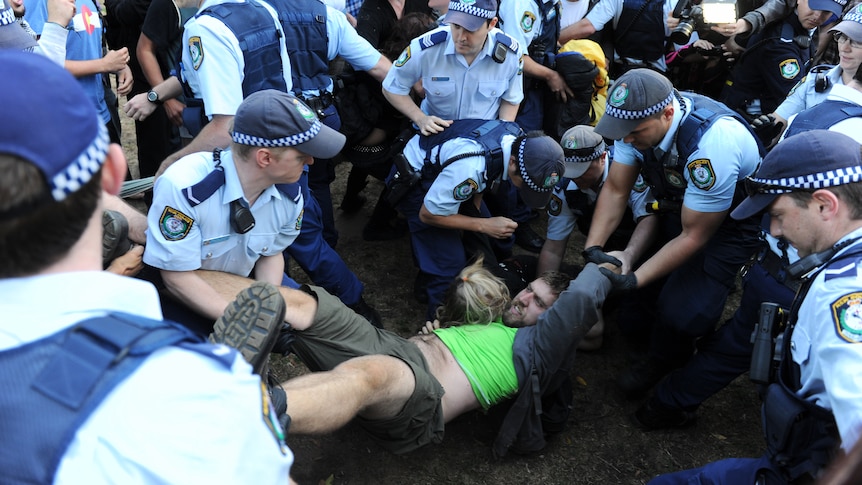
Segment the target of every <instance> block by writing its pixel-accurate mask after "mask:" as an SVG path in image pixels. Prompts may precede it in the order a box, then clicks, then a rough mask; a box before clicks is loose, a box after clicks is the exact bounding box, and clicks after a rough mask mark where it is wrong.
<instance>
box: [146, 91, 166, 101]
mask: <svg viewBox="0 0 862 485" xmlns="http://www.w3.org/2000/svg"><path fill="white" fill-rule="evenodd" d="M147 101H149V102H151V103H155V104H162V101H161V100H160V99H159V93H157V92H155V91H153V90H152V89H150V90H149V91H147Z"/></svg>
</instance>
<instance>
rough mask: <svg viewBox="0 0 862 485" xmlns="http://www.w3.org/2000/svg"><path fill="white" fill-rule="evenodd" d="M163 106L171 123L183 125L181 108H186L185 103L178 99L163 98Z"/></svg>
mask: <svg viewBox="0 0 862 485" xmlns="http://www.w3.org/2000/svg"><path fill="white" fill-rule="evenodd" d="M150 104H152V103H150ZM164 106H165V113H166V114H167V115H168V119H169V120H171V123H173V124H174V126H183V110H184V109H186V105H184V104H183V103H182V102H181V101H179V100H176V99H168V100H165V104H164Z"/></svg>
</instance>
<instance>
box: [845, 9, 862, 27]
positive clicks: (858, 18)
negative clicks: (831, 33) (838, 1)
mask: <svg viewBox="0 0 862 485" xmlns="http://www.w3.org/2000/svg"><path fill="white" fill-rule="evenodd" d="M841 20H849V21H851V22H856V23H859V24H862V12H860V11H859V9H858V8H857V9H855V10H853V11H851V12H848V13H847V15H845V16H844V18H842V19H841Z"/></svg>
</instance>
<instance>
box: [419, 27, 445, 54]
mask: <svg viewBox="0 0 862 485" xmlns="http://www.w3.org/2000/svg"><path fill="white" fill-rule="evenodd" d="M448 38H449V31H448V30H438V31H436V32H429V33H427V34H425V35H423V36H422V37H419V48H420V49H422V50H423V51H424V50H425V49H427V48H429V47H432V46H435V45H437V44H442V43H444V42H446V39H448Z"/></svg>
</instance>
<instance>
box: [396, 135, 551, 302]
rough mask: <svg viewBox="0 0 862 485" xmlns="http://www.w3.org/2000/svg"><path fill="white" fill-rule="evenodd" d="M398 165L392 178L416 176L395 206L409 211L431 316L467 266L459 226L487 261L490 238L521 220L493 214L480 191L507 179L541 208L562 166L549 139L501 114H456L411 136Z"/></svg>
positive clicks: (490, 255)
mask: <svg viewBox="0 0 862 485" xmlns="http://www.w3.org/2000/svg"><path fill="white" fill-rule="evenodd" d="M396 167H397V169H398V177H397V178H396V180H398V179H403V177H404V176H406V175H407V174H406V173H405V172H408V173H410V172H412V173H413V174H414V176H415V178H416V179H418V180H416V183H415V186H413V187H412V188H410V189H409V190H408V191H407V192H406V195H405V196H404V197H403V198H402V199H401V200H400V201H399V202H397V204H396V208H397V209H398V210H400V211H401V212H402V213H403V214H404V215H405V216H406V217H407V220H408V223H409V227H410V234H411V237H412V241H413V254H414V258H415V260H416V261H417V262H418V265H419V271H420V274H422V275H423V276H424V277H425V278H426V280H427V281H428V285H427V290H426V292H427V294H428V317H429V319H433V318H431V317H432V316H433V312H434V310H435V309H436V308H437V307H438V306H439V305H440V302H441V301H443V293H444V292H445V290H446V288H447V287H448V285H449V282H450V281H451V280H452V278H454V277H455V276H456V275H457V274H458V272H459V271H460V270H461V268H463V267H464V266H465V264H466V261H467V257H468V256H469V255H468V254H465V246H464V243H463V242H462V231H463V233H464V234H463V237H464V238H465V239H467V238H474V239H475V238H476V237H477V236H478V239H476V240H474V239H470V240H469V242H468V245H470V244H475V246H473V247H471V249H470V252H472V251H473V249H474V248H475V249H477V250H480V251H482V252H483V253H484V254H485V256H486V259H485V261H486V262H489V258H491V260H493V258H494V255H493V253H492V251H491V250H490V249H489V248H487V245H486V243H487V237H489V236H490V237H492V238H496V239H504V238H508V237H510V236H511V235H512V233H513V232H514V231H515V229H516V228H517V226H518V224H517V223H516V222H514V221H512V220H511V219H509V218H507V217H490V213H489V212H488V209H487V207H485V206H484V204H483V202H482V195H483V193H484V192H486V191H493V190H495V188H496V187H497V186H498V185H499V183H500V181H502V180H510V181H511V182H512V184H513V185H514V186H515V187H517V188H518V190H519V191H520V193H521V195H522V197H523V198H524V201H525V202H526V203H527V204H528V205H529V206H530V207H534V208H541V207H544V206H545V205H546V204H547V203H548V199H549V198H550V196H551V191H552V190H553V188H554V185H556V183H557V181H558V180H559V178H560V176H561V175H562V174H563V171H564V166H563V150H562V149H561V148H560V145H559V144H557V142H555V141H554V140H553V139H552V138H551V137H549V136H545V135H543V134H542V133H541V132H531V133H529V134H526V135H525V134H524V133H523V132H522V131H521V130H520V128H518V125H517V124H515V123H514V122H511V121H500V120H490V121H486V120H458V121H455V122H454V123H453V124H452V125H451V126H449V128H447V129H446V130H445V131H443V132H442V133H439V134H437V135H434V136H430V137H426V136H422V135H416V136H414V137H413V138H412V139H411V140H410V141H409V142H408V143H407V146H406V147H405V148H404V159H402V160H400V161H398V160H396ZM390 184H392V182H391V181H390ZM392 190H393V192H398V191H399V190H400V189H399V188H398V187H396V186H395V185H392ZM492 264H493V263H492Z"/></svg>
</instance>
